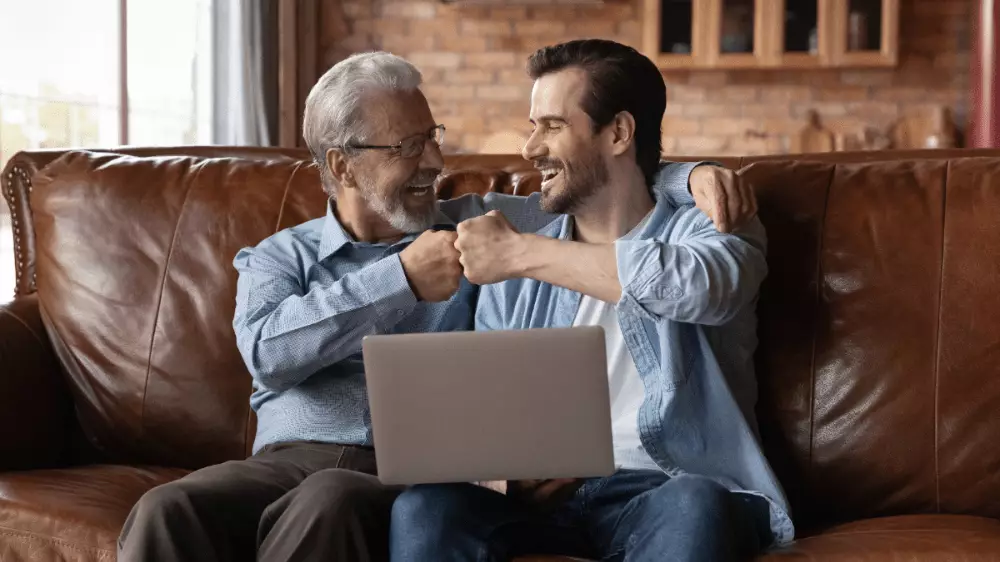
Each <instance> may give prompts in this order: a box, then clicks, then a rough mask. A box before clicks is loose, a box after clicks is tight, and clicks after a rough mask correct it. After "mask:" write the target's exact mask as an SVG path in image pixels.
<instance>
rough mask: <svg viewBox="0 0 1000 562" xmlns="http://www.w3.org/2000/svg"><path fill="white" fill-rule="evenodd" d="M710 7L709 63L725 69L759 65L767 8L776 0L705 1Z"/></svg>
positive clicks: (707, 56) (707, 39)
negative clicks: (764, 17)
mask: <svg viewBox="0 0 1000 562" xmlns="http://www.w3.org/2000/svg"><path fill="white" fill-rule="evenodd" d="M702 1H704V2H705V4H706V5H707V6H708V10H707V13H708V20H709V21H708V34H707V37H706V41H707V42H708V52H707V54H706V58H707V59H708V60H709V62H710V64H714V65H717V66H720V67H724V68H741V67H747V68H751V67H756V66H760V65H761V63H762V61H761V60H759V59H758V58H757V57H758V55H760V54H761V53H763V51H764V48H763V47H764V45H765V43H764V42H763V41H764V29H763V25H762V22H763V21H764V20H763V16H764V10H765V8H766V7H767V5H768V4H769V3H770V2H773V0H702Z"/></svg>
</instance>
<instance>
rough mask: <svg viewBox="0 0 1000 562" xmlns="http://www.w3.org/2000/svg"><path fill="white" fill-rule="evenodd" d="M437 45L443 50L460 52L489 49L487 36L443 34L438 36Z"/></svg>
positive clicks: (475, 51) (476, 51) (482, 51)
mask: <svg viewBox="0 0 1000 562" xmlns="http://www.w3.org/2000/svg"><path fill="white" fill-rule="evenodd" d="M435 45H436V48H437V49H438V50H441V51H457V52H460V53H484V52H486V51H487V50H488V49H487V45H486V38H485V37H456V36H454V35H441V36H440V37H437V38H436V41H435Z"/></svg>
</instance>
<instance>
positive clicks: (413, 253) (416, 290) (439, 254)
mask: <svg viewBox="0 0 1000 562" xmlns="http://www.w3.org/2000/svg"><path fill="white" fill-rule="evenodd" d="M456 238H458V235H457V234H456V233H454V232H450V231H447V230H440V231H433V230H428V231H426V232H424V233H423V234H421V235H420V236H418V237H417V239H416V240H414V241H413V242H411V243H410V245H409V246H407V247H406V249H405V250H403V251H402V252H400V253H399V261H400V262H402V264H403V271H405V272H406V278H407V279H408V280H409V281H410V288H411V289H413V294H414V295H416V297H417V298H418V299H419V300H422V301H430V302H438V301H444V300H448V299H449V298H451V296H452V295H454V294H455V291H457V290H458V285H459V283H461V281H462V266H461V264H459V263H458V250H456V249H455V239H456Z"/></svg>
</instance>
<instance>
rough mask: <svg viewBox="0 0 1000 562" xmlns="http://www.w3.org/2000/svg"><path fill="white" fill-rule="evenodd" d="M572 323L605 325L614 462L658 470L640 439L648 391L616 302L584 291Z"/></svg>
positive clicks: (627, 466)
mask: <svg viewBox="0 0 1000 562" xmlns="http://www.w3.org/2000/svg"><path fill="white" fill-rule="evenodd" d="M573 325H574V326H601V327H602V328H604V343H605V347H606V349H607V355H608V387H609V390H610V391H611V435H612V438H613V441H614V452H615V466H617V467H618V468H625V469H633V470H640V469H646V470H659V467H657V466H656V463H655V462H653V459H652V458H651V457H650V456H649V453H647V452H646V450H645V449H644V448H643V447H642V442H641V441H640V440H639V422H638V416H639V407H640V406H642V400H643V398H644V397H645V395H646V391H645V388H644V387H643V385H642V379H641V378H640V377H639V371H638V369H636V367H635V361H633V360H632V354H631V353H630V352H629V350H628V347H627V346H626V345H625V338H624V337H623V336H622V329H621V326H620V325H619V324H618V311H617V310H616V309H615V305H613V304H611V303H607V302H604V301H602V300H598V299H595V298H593V297H589V296H587V295H582V298H581V299H580V308H579V309H577V312H576V319H575V320H574V321H573Z"/></svg>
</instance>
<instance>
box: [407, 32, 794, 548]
mask: <svg viewBox="0 0 1000 562" xmlns="http://www.w3.org/2000/svg"><path fill="white" fill-rule="evenodd" d="M528 70H529V74H530V76H531V77H532V78H533V79H534V80H535V84H534V88H533V90H532V96H531V119H532V122H533V124H534V125H535V130H534V132H533V133H532V135H531V138H530V139H529V141H528V143H527V145H526V146H525V147H524V157H525V158H527V159H529V160H531V161H533V162H534V163H535V165H536V166H537V167H539V168H541V169H542V173H543V176H544V178H545V181H544V182H543V184H542V195H541V200H540V203H541V207H542V208H543V209H545V210H547V211H549V212H552V213H567V214H568V216H567V215H563V216H561V217H560V218H559V219H557V220H555V221H553V222H552V223H551V224H549V225H547V226H546V227H544V228H543V229H542V230H541V231H540V232H539V233H538V234H530V233H519V232H517V231H516V230H515V229H514V228H512V227H511V225H510V224H509V223H508V222H507V221H506V220H504V217H503V216H502V215H500V214H497V213H492V212H491V213H490V215H491V216H486V217H481V218H477V219H473V220H469V221H466V222H464V223H462V224H461V225H459V228H458V240H457V244H456V246H457V247H458V249H459V250H460V251H461V254H462V255H461V262H462V264H463V266H464V270H465V274H466V276H467V277H468V279H470V280H471V281H472V282H474V283H482V284H484V286H483V288H482V293H481V295H480V298H479V304H478V310H477V313H476V329H483V330H501V329H508V330H509V329H524V328H539V327H566V326H582V325H597V326H602V327H603V328H604V332H605V339H606V349H607V355H608V379H609V385H610V390H611V399H612V404H611V412H612V435H613V441H614V456H615V462H616V465H617V467H618V471H617V472H616V473H615V474H613V475H611V476H609V477H606V478H593V479H588V480H584V481H560V480H553V481H544V482H518V483H511V484H510V485H509V486H508V489H507V493H506V494H501V493H498V492H496V491H493V490H489V489H486V488H484V487H479V486H474V485H471V484H447V485H433V486H418V487H414V488H411V489H410V490H408V491H406V492H404V493H403V495H401V496H400V497H399V499H397V500H396V503H395V506H394V508H393V519H392V525H391V535H392V540H391V551H392V559H393V560H394V561H398V562H411V561H412V562H424V561H431V560H433V561H435V562H446V561H454V562H460V561H469V562H471V561H490V562H501V561H505V560H509V559H510V558H512V557H516V556H519V555H526V554H561V555H569V556H578V557H584V558H589V559H596V560H615V561H622V560H624V561H630V562H647V561H648V562H653V561H660V560H670V561H672V562H693V561H705V562H720V561H735V560H742V559H745V558H752V557H753V556H754V555H756V554H757V553H758V552H759V551H760V550H761V549H763V548H766V547H768V546H769V545H770V544H772V543H773V542H778V543H783V542H787V541H789V540H791V538H792V533H793V529H792V523H791V520H790V519H789V517H788V514H787V510H788V504H787V501H786V499H785V496H784V493H783V491H782V489H781V485H780V484H779V483H778V481H777V479H776V478H775V476H774V474H773V473H772V471H771V469H770V467H769V466H768V462H767V460H766V459H765V458H764V454H763V452H762V451H761V448H760V445H759V444H758V440H757V424H756V420H755V418H754V403H755V400H756V382H755V380H754V373H753V352H754V348H755V346H756V341H757V340H756V333H755V332H756V317H755V303H756V295H757V291H758V287H759V285H760V283H761V281H762V280H763V278H764V276H765V274H766V271H767V265H766V262H765V247H766V240H765V236H764V231H763V227H762V226H761V224H760V222H759V221H756V220H755V221H752V222H750V223H749V224H748V225H747V226H746V228H742V229H738V230H736V231H735V233H734V234H725V233H721V232H719V231H718V230H717V229H715V228H713V227H712V224H711V222H710V221H709V220H708V218H707V217H706V216H705V215H704V214H702V213H701V212H700V211H698V210H697V209H695V208H693V207H690V206H680V207H678V206H677V205H676V203H674V202H671V201H669V200H668V199H666V198H664V197H662V196H658V195H657V193H656V192H657V191H658V188H660V189H659V191H661V192H662V191H663V190H662V188H665V187H666V185H665V184H664V183H663V182H664V181H666V179H667V178H666V177H665V176H664V175H662V173H661V174H659V175H657V169H658V168H657V166H658V159H659V153H660V131H659V123H660V120H661V119H662V117H663V112H664V108H665V103H666V95H665V94H666V92H665V88H664V84H663V78H662V77H661V75H660V73H659V71H658V70H657V68H656V66H655V65H654V64H653V63H652V62H651V61H650V60H649V59H647V58H646V57H644V56H642V55H641V54H639V53H638V52H636V51H635V50H634V49H632V48H630V47H626V46H624V45H620V44H617V43H614V42H611V41H602V40H588V41H574V42H570V43H566V44H562V45H557V46H554V47H546V48H544V49H541V50H539V51H538V52H536V53H535V54H534V55H533V56H532V57H531V59H530V61H529V64H528ZM651 187H652V188H653V189H651ZM488 283H489V285H486V284H488ZM526 391H527V392H530V390H526Z"/></svg>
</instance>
